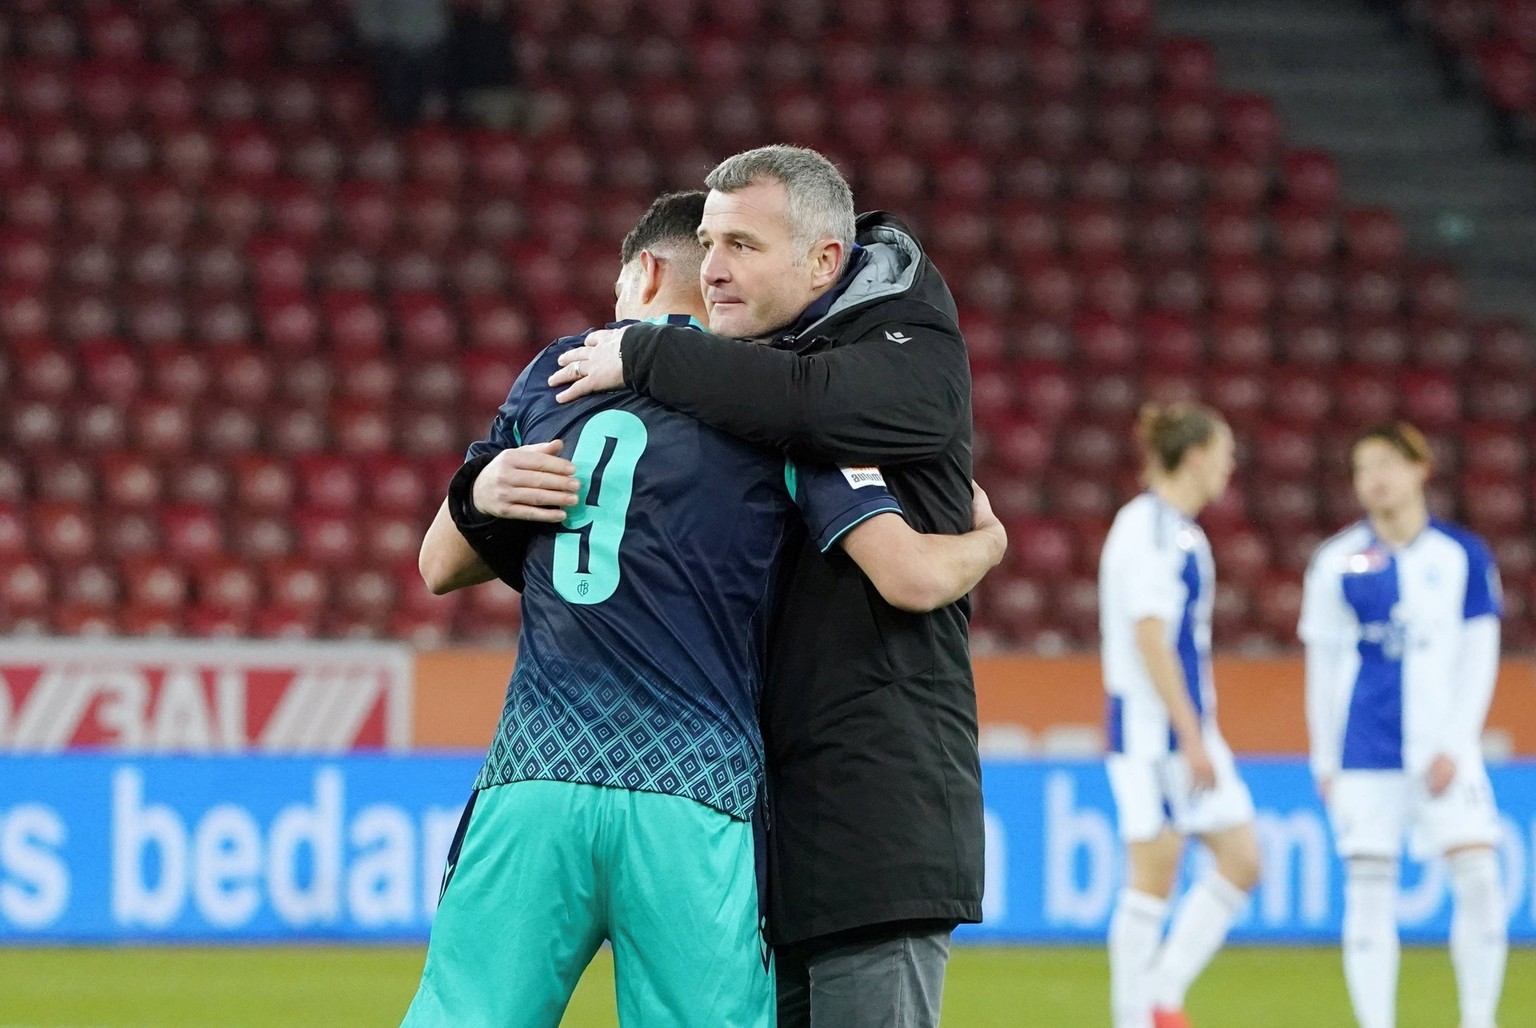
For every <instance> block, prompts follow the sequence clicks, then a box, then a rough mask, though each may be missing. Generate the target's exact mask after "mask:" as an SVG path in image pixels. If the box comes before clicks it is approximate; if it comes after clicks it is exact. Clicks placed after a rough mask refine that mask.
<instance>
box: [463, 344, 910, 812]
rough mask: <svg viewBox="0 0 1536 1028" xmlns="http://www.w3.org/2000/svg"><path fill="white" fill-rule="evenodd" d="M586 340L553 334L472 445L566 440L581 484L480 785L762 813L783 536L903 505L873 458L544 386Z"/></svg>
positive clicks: (541, 576)
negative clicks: (562, 397) (856, 463)
mask: <svg viewBox="0 0 1536 1028" xmlns="http://www.w3.org/2000/svg"><path fill="white" fill-rule="evenodd" d="M669 320H676V321H678V322H679V323H683V324H687V323H688V319H686V318H681V319H669ZM584 339H585V334H583V335H581V336H573V337H569V338H566V339H561V340H559V341H557V342H555V343H554V344H552V345H551V346H549V347H548V348H547V349H545V350H544V351H543V353H541V354H540V355H539V356H538V357H537V358H536V359H535V360H534V361H533V363H532V364H530V365H529V366H528V367H527V368H526V369H525V370H524V371H523V373H522V375H521V376H520V377H519V378H518V380H517V383H516V384H515V385H514V386H513V387H512V392H511V394H510V395H509V396H508V397H507V402H506V403H505V404H504V405H503V406H502V408H501V411H500V412H499V413H498V415H497V416H496V419H495V421H494V422H493V423H492V425H491V430H490V433H489V434H488V435H487V436H486V438H485V439H483V440H481V441H479V442H477V443H475V444H474V445H473V446H471V447H470V450H469V456H470V457H471V458H474V457H478V456H481V455H484V454H487V453H494V452H496V451H497V450H501V449H505V448H507V447H511V446H517V445H522V444H526V443H539V442H547V441H549V440H553V439H560V440H563V441H564V444H565V445H564V447H563V449H562V451H561V452H562V455H563V456H564V457H566V458H567V459H569V460H570V461H572V462H573V463H574V464H575V465H576V468H577V471H576V477H577V478H578V479H579V480H580V482H581V492H580V493H579V494H578V501H579V502H578V503H577V505H576V506H575V507H573V508H571V510H570V513H569V514H568V515H567V517H566V519H565V521H564V523H563V524H561V525H560V526H558V527H554V526H551V527H550V528H549V529H547V530H544V529H540V530H539V531H537V532H535V534H534V536H533V539H532V541H531V543H530V544H529V548H528V555H527V558H526V562H525V565H524V574H525V578H526V586H525V589H524V592H523V601H522V614H523V620H522V633H521V636H520V638H519V644H518V659H517V666H516V668H515V669H514V671H513V674H512V681H511V684H510V685H509V686H508V690H507V700H506V704H505V706H504V708H503V710H502V716H501V724H500V726H499V728H498V730H497V733H496V738H495V741H494V742H493V743H492V744H491V749H490V752H489V754H488V755H487V757H486V761H485V765H484V767H483V768H482V769H481V772H480V775H479V777H478V778H477V780H476V783H475V786H476V788H485V787H488V786H492V785H499V784H503V783H506V782H512V781H519V780H524V779H554V780H558V781H568V782H583V783H588V784H592V785H606V786H614V787H619V788H625V789H633V790H638V791H645V792H662V793H669V794H672V795H677V796H686V797H689V798H691V799H694V800H697V801H699V802H700V803H704V804H707V805H708V806H711V807H714V808H716V809H718V810H720V811H723V812H724V813H726V814H728V815H730V816H732V817H735V818H740V819H747V818H750V817H751V815H752V812H753V808H754V807H755V805H756V803H757V798H758V792H759V789H760V785H761V781H762V774H763V743H762V735H761V732H760V730H759V727H758V701H759V697H760V693H761V686H762V671H763V660H764V654H765V646H766V630H767V623H768V619H769V615H770V613H771V611H772V610H773V600H774V595H773V594H774V587H775V584H776V581H777V578H778V570H779V556H780V551H781V550H782V549H783V547H784V545H785V543H786V541H787V540H788V539H789V538H790V537H791V532H792V531H798V530H799V528H798V526H797V525H796V524H795V522H796V521H798V520H800V519H802V518H803V519H804V522H805V525H806V527H807V528H808V530H809V532H810V534H811V537H812V538H814V539H815V540H816V541H817V543H818V545H819V546H821V548H822V549H823V550H825V549H829V548H830V547H832V546H833V545H834V544H835V543H836V542H837V540H838V539H839V538H840V537H841V536H842V535H843V534H844V533H846V532H847V531H848V530H849V529H851V528H853V527H854V526H855V525H857V524H859V523H860V522H861V521H864V520H866V519H867V518H870V517H873V516H874V515H876V514H878V513H881V512H885V511H892V512H896V513H900V508H899V507H898V505H897V504H896V502H895V501H894V500H893V499H892V497H891V495H890V493H888V492H887V491H886V489H885V485H884V482H883V480H882V479H881V478H880V476H879V474H878V472H874V471H873V469H854V468H849V469H837V468H820V469H810V468H800V469H797V468H795V467H794V466H793V465H789V464H787V463H786V462H785V460H784V457H783V456H782V455H781V454H777V453H774V452H771V451H768V450H764V449H762V448H759V447H755V446H751V445H749V444H746V443H743V442H740V441H738V440H736V439H734V438H732V437H730V436H727V435H725V434H724V433H722V432H719V431H716V430H714V429H712V428H709V427H707V426H705V425H704V424H702V423H700V422H698V421H695V420H693V419H692V418H689V417H687V416H686V415H683V414H679V413H677V412H676V411H673V410H671V409H670V408H667V407H663V406H662V405H661V404H659V403H657V402H656V401H654V400H650V399H647V398H645V397H642V396H638V395H636V394H635V393H632V392H629V391H627V390H626V391H620V392H610V393H600V394H597V395H594V396H588V397H584V398H582V399H580V400H577V401H576V402H574V403H570V404H560V403H557V402H556V401H555V392H556V390H554V389H551V388H550V387H549V386H548V385H546V382H547V380H548V378H549V376H550V375H551V374H553V373H554V372H555V371H556V370H558V367H559V364H558V360H559V356H560V354H562V353H564V352H565V351H566V350H568V349H571V348H572V347H576V346H580V345H582V344H583V341H584ZM742 345H744V346H746V345H752V344H748V343H743V344H742Z"/></svg>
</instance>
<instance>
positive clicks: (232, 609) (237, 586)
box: [192, 558, 262, 616]
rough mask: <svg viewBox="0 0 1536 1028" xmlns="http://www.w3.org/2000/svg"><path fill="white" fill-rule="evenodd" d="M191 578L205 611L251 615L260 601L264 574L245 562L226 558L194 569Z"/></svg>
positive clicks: (195, 592) (198, 599) (198, 600)
mask: <svg viewBox="0 0 1536 1028" xmlns="http://www.w3.org/2000/svg"><path fill="white" fill-rule="evenodd" d="M192 580H193V592H194V594H195V596H196V597H197V602H198V604H200V605H202V606H203V607H204V608H205V609H206V610H212V611H218V612H221V613H225V614H242V615H246V616H248V615H249V614H250V612H251V611H253V610H254V609H255V608H256V607H257V606H258V605H260V603H261V598H262V585H261V577H260V576H259V575H258V574H257V573H256V571H255V570H253V569H252V568H251V567H250V565H248V564H246V563H244V562H242V561H238V560H232V559H228V558H225V559H222V560H214V561H211V562H209V563H206V564H199V565H197V566H195V567H194V568H193V569H192ZM205 612H206V611H205Z"/></svg>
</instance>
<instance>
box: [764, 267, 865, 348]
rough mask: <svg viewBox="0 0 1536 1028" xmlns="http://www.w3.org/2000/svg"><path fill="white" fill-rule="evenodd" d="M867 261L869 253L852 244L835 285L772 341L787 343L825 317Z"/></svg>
mask: <svg viewBox="0 0 1536 1028" xmlns="http://www.w3.org/2000/svg"><path fill="white" fill-rule="evenodd" d="M868 260H869V251H868V250H866V249H864V248H863V247H862V246H860V245H859V244H858V243H854V244H853V250H852V251H851V252H850V253H849V254H848V265H847V267H845V268H843V274H842V276H841V277H840V278H839V279H838V280H837V284H836V285H834V286H833V287H832V288H831V289H828V290H827V291H826V292H825V293H822V294H821V295H820V296H818V297H816V302H815V303H813V304H811V305H810V306H809V307H807V308H806V309H805V310H804V311H802V312H801V314H800V317H798V318H796V319H795V321H794V323H793V324H791V325H790V326H789V327H788V328H786V329H784V330H783V331H780V332H776V333H774V340H775V341H776V342H781V343H782V342H788V341H790V340H792V339H794V338H795V337H796V336H798V335H799V334H800V333H801V332H804V331H805V330H806V329H808V328H810V327H811V326H812V325H814V324H816V322H818V321H820V320H821V319H822V318H824V317H826V316H827V313H828V312H829V311H831V310H832V306H833V305H834V304H835V303H837V301H838V300H840V299H842V296H843V294H844V293H846V292H847V291H848V287H849V286H851V285H852V284H853V280H854V277H855V276H857V275H858V273H859V272H860V271H861V270H863V268H864V265H865V263H866V262H868Z"/></svg>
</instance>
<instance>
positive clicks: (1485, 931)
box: [1448, 849, 1509, 1028]
mask: <svg viewBox="0 0 1536 1028" xmlns="http://www.w3.org/2000/svg"><path fill="white" fill-rule="evenodd" d="M1448 863H1449V864H1450V869H1451V893H1452V895H1453V896H1454V897H1455V911H1454V913H1453V914H1452V915H1451V963H1452V965H1453V966H1454V967H1455V968H1456V991H1457V993H1458V994H1459V995H1460V997H1461V1028H1493V1021H1494V1016H1495V1015H1496V1014H1497V1013H1498V1009H1499V993H1500V992H1502V991H1503V988H1504V963H1505V960H1506V959H1507V958H1508V956H1509V925H1508V920H1507V916H1506V914H1505V908H1504V890H1503V888H1502V887H1501V886H1500V884H1499V862H1498V858H1496V857H1495V856H1494V854H1493V851H1492V850H1489V849H1477V850H1470V851H1468V852H1465V853H1458V854H1456V855H1455V856H1454V857H1452V858H1451V859H1450V860H1449V861H1448Z"/></svg>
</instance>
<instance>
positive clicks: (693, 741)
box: [475, 661, 763, 821]
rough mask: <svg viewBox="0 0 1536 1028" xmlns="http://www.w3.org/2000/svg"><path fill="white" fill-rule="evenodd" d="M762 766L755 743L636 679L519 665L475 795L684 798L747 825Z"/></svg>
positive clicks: (595, 670) (588, 670)
mask: <svg viewBox="0 0 1536 1028" xmlns="http://www.w3.org/2000/svg"><path fill="white" fill-rule="evenodd" d="M762 761H763V756H762V753H761V752H759V751H757V744H756V740H754V739H751V738H748V737H746V736H744V735H743V734H742V733H740V732H736V731H734V730H732V729H731V728H730V727H729V726H728V725H727V724H725V723H724V719H722V718H717V717H708V716H705V715H704V713H703V712H702V711H698V710H690V709H686V708H684V707H683V706H682V705H680V704H679V703H678V699H677V696H676V694H675V693H669V692H668V691H667V690H663V689H658V688H656V687H655V686H654V685H652V684H650V683H649V682H646V681H645V680H644V679H643V678H641V677H639V676H635V677H633V678H629V679H628V680H626V679H625V678H621V677H620V676H619V675H616V674H614V673H613V672H612V671H609V670H607V669H598V668H574V667H566V668H558V669H552V668H551V667H550V666H549V662H548V661H545V662H544V664H543V666H538V667H536V666H534V665H533V664H532V663H531V662H519V664H518V666H517V669H516V671H514V673H513V675H512V682H511V684H510V686H509V687H508V689H507V701H506V704H505V705H504V706H503V708H502V712H501V722H500V724H499V725H498V726H497V730H496V739H495V741H494V742H492V743H491V748H490V751H489V752H488V753H487V755H486V759H485V764H484V765H483V766H482V767H481V769H480V774H479V775H478V777H476V779H475V788H476V789H485V788H490V787H491V786H496V785H505V784H507V783H509V782H519V781H530V780H536V779H544V780H552V781H561V782H581V783H585V784H588V785H603V786H610V787H614V788H621V789H631V790H635V791H639V792H660V793H667V794H669V795H673V796H687V797H689V798H690V799H693V800H696V801H698V802H699V803H703V804H705V805H707V806H710V807H713V808H715V809H716V810H719V811H720V812H721V813H724V814H726V815H728V816H730V817H733V818H736V819H737V820H743V821H745V820H748V819H750V818H751V816H752V810H753V807H754V805H755V804H756V802H757V796H758V790H759V788H760V785H761V783H760V774H759V771H758V769H759V768H761V767H762Z"/></svg>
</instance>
